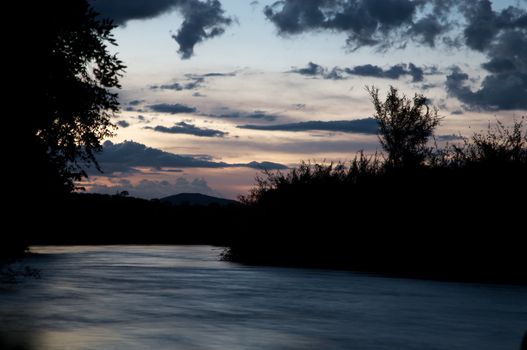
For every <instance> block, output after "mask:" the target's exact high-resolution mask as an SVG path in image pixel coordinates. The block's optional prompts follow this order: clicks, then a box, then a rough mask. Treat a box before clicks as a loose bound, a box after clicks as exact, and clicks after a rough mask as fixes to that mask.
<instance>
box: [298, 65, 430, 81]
mask: <svg viewBox="0 0 527 350" xmlns="http://www.w3.org/2000/svg"><path fill="white" fill-rule="evenodd" d="M433 72H434V73H433ZM289 73H296V74H301V75H305V76H311V77H322V78H324V79H330V80H341V79H346V78H347V76H346V75H345V74H348V75H359V76H369V77H376V78H385V79H399V78H400V77H402V76H405V75H409V76H411V77H412V81H413V82H421V81H423V79H424V75H425V74H435V70H434V71H433V68H432V69H428V70H427V71H425V69H423V68H420V67H417V66H416V65H415V64H413V63H409V64H404V63H401V64H397V65H394V66H391V67H389V68H387V69H383V68H381V67H379V66H374V65H371V64H365V65H361V66H355V67H353V68H340V67H333V69H331V70H329V69H327V68H325V67H323V66H321V65H318V64H316V63H313V62H309V63H308V64H307V66H306V67H304V68H293V69H292V70H290V71H289Z"/></svg>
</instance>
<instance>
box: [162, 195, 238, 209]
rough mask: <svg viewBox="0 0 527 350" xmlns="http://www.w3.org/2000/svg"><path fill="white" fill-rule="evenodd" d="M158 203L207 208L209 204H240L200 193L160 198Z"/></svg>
mask: <svg viewBox="0 0 527 350" xmlns="http://www.w3.org/2000/svg"><path fill="white" fill-rule="evenodd" d="M160 201H161V202H162V203H170V204H172V205H202V206H208V205H211V204H218V205H220V206H228V205H232V204H240V202H237V201H234V200H231V199H226V198H218V197H213V196H207V195H205V194H201V193H180V194H176V195H173V196H168V197H164V198H161V199H160Z"/></svg>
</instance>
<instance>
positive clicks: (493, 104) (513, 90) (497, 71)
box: [446, 0, 527, 110]
mask: <svg viewBox="0 0 527 350" xmlns="http://www.w3.org/2000/svg"><path fill="white" fill-rule="evenodd" d="M462 10H463V14H464V16H465V19H466V21H467V25H466V27H465V28H464V30H463V39H464V42H465V44H466V45H467V46H468V47H469V48H471V49H473V50H475V51H479V52H482V53H484V54H486V55H487V57H488V61H487V62H485V63H483V65H482V68H483V69H485V70H486V71H487V72H488V75H487V76H486V77H485V78H484V79H483V81H482V82H481V86H480V87H479V89H476V90H474V91H473V90H472V89H471V88H470V87H468V86H467V85H466V82H467V80H469V77H468V75H467V74H466V73H464V72H462V71H461V69H459V67H455V68H454V69H453V71H452V73H451V74H450V75H449V76H447V79H446V87H447V90H448V92H449V93H450V95H452V96H455V97H457V98H458V99H459V100H460V101H461V102H463V103H464V104H465V105H466V106H467V107H468V108H469V109H473V110H512V109H527V11H526V10H525V9H521V8H520V7H513V6H509V7H507V8H505V9H503V10H501V11H499V12H498V11H494V10H493V9H492V4H491V2H490V1H488V0H480V1H475V2H471V3H468V4H465V5H464V6H463V7H462Z"/></svg>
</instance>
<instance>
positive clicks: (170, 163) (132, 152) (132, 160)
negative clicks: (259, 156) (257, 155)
mask: <svg viewBox="0 0 527 350" xmlns="http://www.w3.org/2000/svg"><path fill="white" fill-rule="evenodd" d="M212 159H213V158H212V157H211V156H208V155H178V154H174V153H170V152H166V151H163V150H160V149H157V148H151V147H147V146H145V145H144V144H141V143H138V142H134V141H124V142H122V143H112V142H111V141H106V142H105V143H104V144H103V149H102V152H100V153H99V154H98V155H97V161H98V163H99V165H100V166H101V169H102V170H103V171H104V172H105V173H106V174H113V173H133V172H136V171H137V170H136V168H140V167H146V168H153V169H163V168H232V167H247V168H253V169H261V168H266V169H285V168H286V167H285V166H284V165H282V164H277V163H270V162H262V163H258V162H250V163H246V164H245V163H240V164H228V163H225V162H215V161H213V160H212ZM92 174H93V175H96V173H95V172H94V171H92Z"/></svg>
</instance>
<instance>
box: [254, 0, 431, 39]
mask: <svg viewBox="0 0 527 350" xmlns="http://www.w3.org/2000/svg"><path fill="white" fill-rule="evenodd" d="M422 2H423V1H411V0H309V1H306V0H284V1H276V2H275V3H274V4H272V5H270V6H266V7H265V9H264V14H265V16H266V17H267V19H269V20H270V21H271V22H273V23H274V25H275V26H276V27H277V29H278V32H279V33H280V34H281V35H291V34H300V33H303V32H306V31H319V30H328V31H333V32H343V33H346V34H347V35H348V38H347V44H348V45H349V46H351V47H352V48H358V47H361V46H372V45H380V46H385V45H388V44H389V43H390V42H392V41H393V40H394V39H396V38H397V36H398V35H397V34H401V33H408V32H412V31H413V32H415V33H416V35H418V36H420V37H423V36H424V35H425V34H426V35H427V39H428V38H429V37H430V35H431V34H430V33H431V32H432V30H431V29H430V28H428V27H430V25H429V24H428V25H426V24H425V23H423V22H420V24H419V26H417V28H415V29H414V27H415V26H416V23H415V21H416V17H417V16H416V14H417V12H418V9H419V8H420V6H421V5H422ZM436 31H437V29H436ZM436 35H437V34H436ZM424 41H425V42H427V40H424Z"/></svg>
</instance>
